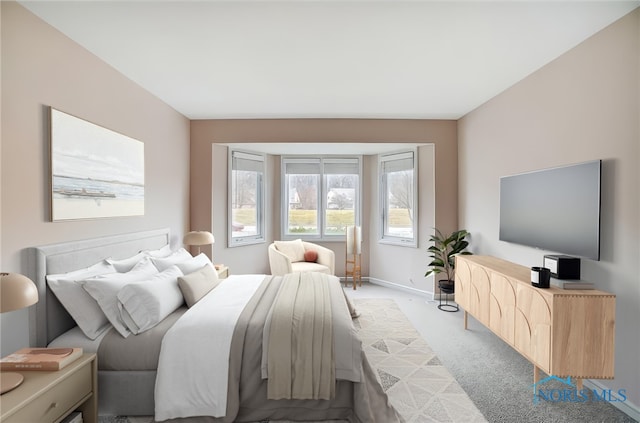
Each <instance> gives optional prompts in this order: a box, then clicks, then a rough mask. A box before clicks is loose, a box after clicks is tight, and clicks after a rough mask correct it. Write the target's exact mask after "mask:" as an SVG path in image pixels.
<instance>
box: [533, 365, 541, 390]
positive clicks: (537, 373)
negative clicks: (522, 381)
mask: <svg viewBox="0 0 640 423" xmlns="http://www.w3.org/2000/svg"><path fill="white" fill-rule="evenodd" d="M539 380H540V369H538V366H536V365H535V364H534V365H533V384H534V385H535V384H536V383H538V381H539Z"/></svg>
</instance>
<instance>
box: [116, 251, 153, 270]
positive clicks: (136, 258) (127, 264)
mask: <svg viewBox="0 0 640 423" xmlns="http://www.w3.org/2000/svg"><path fill="white" fill-rule="evenodd" d="M145 257H147V254H146V253H144V252H140V253H138V254H136V255H133V256H131V257H127V258H125V259H121V260H115V259H112V258H108V259H107V263H111V264H112V265H113V267H115V268H116V270H117V271H118V272H121V273H125V272H129V271H130V270H131V269H133V266H135V265H136V264H138V263H139V262H140V260H142V259H143V258H145Z"/></svg>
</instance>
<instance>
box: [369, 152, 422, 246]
mask: <svg viewBox="0 0 640 423" xmlns="http://www.w3.org/2000/svg"><path fill="white" fill-rule="evenodd" d="M409 156H410V157H411V160H412V171H413V178H412V180H413V181H412V184H413V192H412V199H413V204H412V207H411V209H412V215H413V222H412V231H413V232H412V233H413V235H412V237H411V238H409V237H403V236H393V235H389V234H387V233H386V228H387V226H388V221H387V219H388V215H389V211H388V209H387V198H388V196H387V194H388V187H387V178H386V174H387V173H388V172H386V171H385V163H387V162H393V161H400V160H405V159H407V158H409ZM378 187H379V190H378V197H379V209H380V222H379V223H380V224H379V231H380V232H379V236H378V242H379V243H381V244H390V245H399V246H403V247H413V248H417V247H418V220H419V219H418V191H419V190H418V150H417V149H411V150H402V151H397V152H393V153H385V154H379V155H378Z"/></svg>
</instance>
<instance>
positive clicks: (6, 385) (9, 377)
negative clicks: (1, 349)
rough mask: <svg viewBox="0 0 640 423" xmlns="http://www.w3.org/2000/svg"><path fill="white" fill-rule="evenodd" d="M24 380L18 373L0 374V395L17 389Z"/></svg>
mask: <svg viewBox="0 0 640 423" xmlns="http://www.w3.org/2000/svg"><path fill="white" fill-rule="evenodd" d="M23 380H24V376H22V375H21V374H20V373H15V372H0V382H1V385H2V386H0V395H2V394H4V393H5V392H9V391H10V390H12V389H14V388H17V387H18V386H20V384H21V383H22V381H23Z"/></svg>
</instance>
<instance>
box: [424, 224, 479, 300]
mask: <svg viewBox="0 0 640 423" xmlns="http://www.w3.org/2000/svg"><path fill="white" fill-rule="evenodd" d="M435 231H436V233H435V235H432V236H431V238H430V239H429V240H430V241H431V242H433V245H432V246H431V247H429V249H428V251H429V253H430V257H431V263H429V267H430V269H429V270H427V273H425V274H424V276H425V277H427V276H430V275H432V274H433V275H435V274H438V273H444V274H445V275H446V277H447V278H446V279H444V280H440V281H439V282H438V286H439V287H440V289H441V290H443V291H449V292H453V291H454V270H455V266H456V262H455V256H456V255H458V254H463V255H470V254H471V253H470V252H469V251H464V250H465V248H467V247H468V246H469V242H468V241H467V240H466V239H465V238H466V237H467V235H469V232H468V231H467V230H465V229H460V230H458V231H455V232H453V233H452V234H451V235H447V236H445V235H443V234H442V232H440V231H439V230H438V229H436V230H435Z"/></svg>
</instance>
